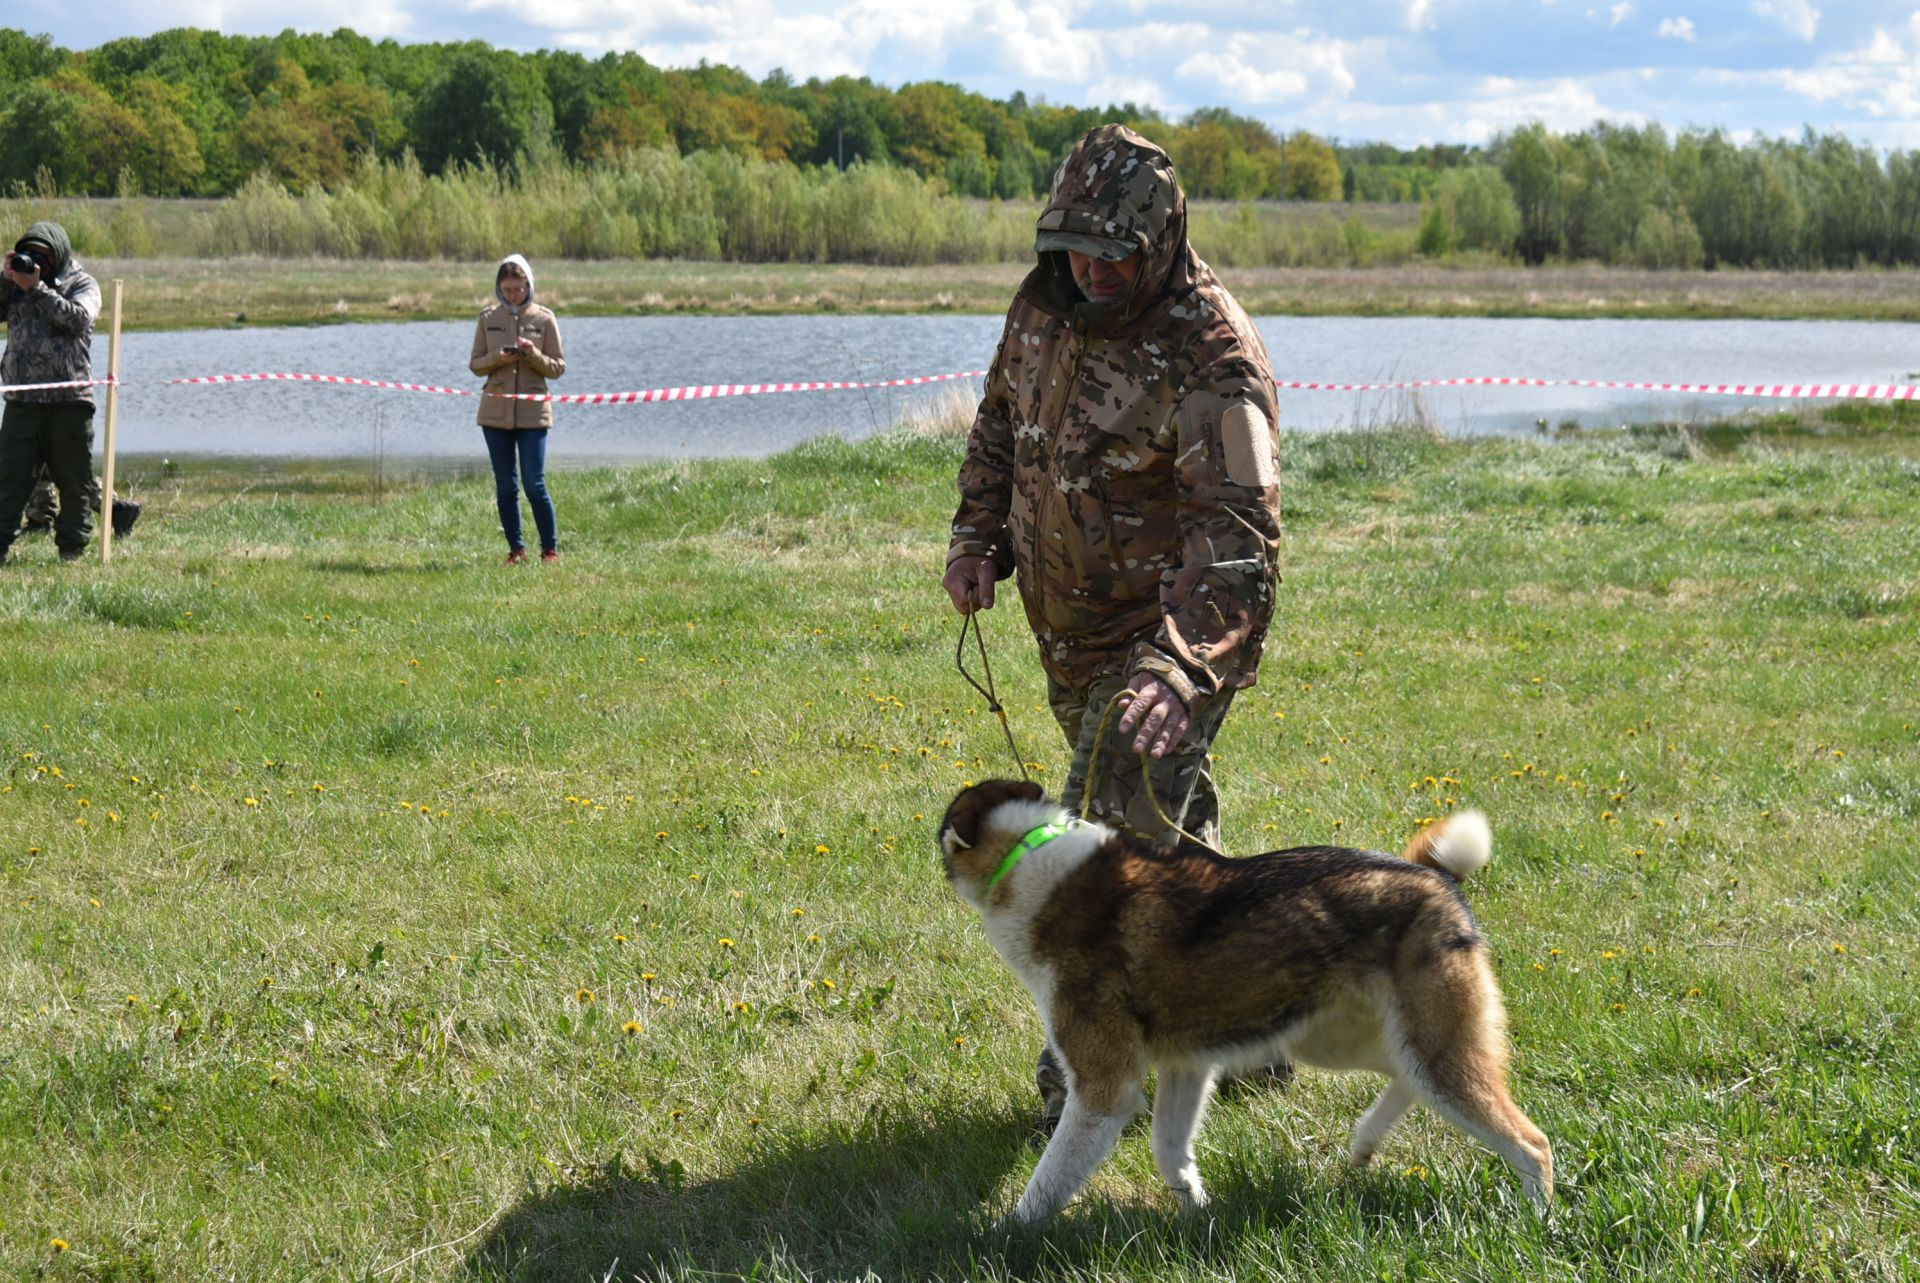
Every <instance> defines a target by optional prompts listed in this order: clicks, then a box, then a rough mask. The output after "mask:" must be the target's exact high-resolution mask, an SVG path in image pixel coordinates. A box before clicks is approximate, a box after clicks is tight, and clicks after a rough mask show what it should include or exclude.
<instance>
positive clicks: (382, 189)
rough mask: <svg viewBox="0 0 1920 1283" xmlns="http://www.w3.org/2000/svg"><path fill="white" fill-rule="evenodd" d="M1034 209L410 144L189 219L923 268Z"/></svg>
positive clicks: (1319, 259)
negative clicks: (431, 156) (468, 160)
mask: <svg viewBox="0 0 1920 1283" xmlns="http://www.w3.org/2000/svg"><path fill="white" fill-rule="evenodd" d="M108 208H111V209H112V212H111V213H103V212H102V210H103V209H108ZM1040 208H1041V203H1040V202H1038V201H1032V200H1026V201H1000V200H979V199H973V198H965V197H960V196H956V195H954V194H953V193H952V192H951V191H950V190H949V188H948V187H947V185H946V183H945V182H944V181H942V180H940V179H938V178H924V177H922V176H920V175H918V174H916V173H914V172H913V171H912V170H909V169H904V168H900V167H896V166H892V165H876V164H867V163H864V162H861V163H855V164H853V165H850V166H848V167H847V168H846V169H844V170H840V169H835V168H834V167H832V166H799V165H794V164H791V163H789V162H787V161H768V160H761V159H757V158H752V157H743V156H740V155H737V154H735V153H732V152H720V151H702V152H694V153H692V154H690V155H685V156H682V155H680V154H678V153H676V152H674V151H671V150H667V149H659V148H653V149H642V150H637V151H632V152H629V153H627V154H626V155H624V156H623V157H621V158H620V159H619V160H617V161H613V162H610V163H605V164H597V165H585V164H580V163H577V162H573V161H568V160H565V159H563V158H560V157H557V156H550V157H545V158H540V159H531V160H525V161H523V162H522V163H521V164H520V165H518V166H504V167H495V166H489V165H474V164H456V165H451V166H449V167H448V168H447V169H445V170H443V171H442V172H440V173H438V174H428V173H426V172H425V171H424V170H423V169H422V168H421V166H420V164H419V162H418V161H416V160H415V159H414V158H413V157H412V156H411V155H409V156H406V157H403V158H402V159H400V160H392V161H390V160H382V159H378V158H374V157H365V158H363V159H362V160H361V161H360V162H359V163H358V164H357V165H356V166H355V168H354V169H353V171H352V172H351V173H350V174H349V175H348V176H347V177H346V178H345V179H344V180H343V181H342V182H341V183H340V184H339V185H337V186H335V187H334V188H332V189H330V190H329V189H324V188H319V187H315V188H312V189H310V190H308V191H307V192H305V193H303V194H298V195H296V194H294V193H293V192H290V191H288V190H287V189H286V188H285V187H283V186H281V185H280V184H279V183H278V182H276V181H275V180H274V179H273V178H271V177H270V176H268V175H266V174H264V173H262V174H257V175H255V176H254V177H253V178H250V179H248V180H247V181H246V182H245V183H243V184H242V185H241V187H240V189H239V190H238V191H237V192H235V193H234V195H233V196H231V197H229V198H227V199H226V200H223V201H219V202H215V203H212V204H211V205H210V206H209V208H208V209H207V210H206V211H205V212H195V213H190V214H188V216H187V221H188V225H189V226H190V227H191V228H192V229H193V230H192V232H191V233H190V235H189V236H188V237H187V238H186V244H187V246H188V248H189V249H190V252H191V253H192V254H194V255H195V256H198V257H202V258H241V257H249V256H254V257H263V258H306V257H322V258H366V259H379V260H391V259H409V260H428V261H431V260H444V259H457V260H461V261H475V260H486V259H491V258H495V257H497V256H499V255H500V254H502V253H505V252H507V251H508V250H517V251H520V252H523V253H528V254H534V255H538V256H541V257H546V258H564V259H571V260H578V261H603V260H612V259H690V260H705V261H719V262H736V263H858V264H868V265H873V266H883V267H922V266H931V265H934V264H943V263H947V264H957V263H1007V262H1018V261H1021V260H1023V259H1026V258H1027V257H1028V256H1029V255H1030V254H1031V253H1032V246H1033V220H1034V218H1035V216H1036V215H1037V214H1038V213H1039V211H1040ZM0 211H5V212H9V213H12V214H13V215H14V220H15V221H19V220H20V219H21V218H22V217H27V221H31V217H29V216H37V217H59V218H61V219H62V221H65V222H67V223H68V224H69V231H74V232H76V236H75V241H76V244H77V245H79V246H81V247H82V248H84V249H86V250H88V251H90V252H92V253H96V254H99V253H110V254H114V255H116V256H122V257H141V256H143V255H146V254H150V253H154V252H156V251H157V249H158V238H157V237H156V235H155V234H154V232H153V230H152V221H151V219H150V216H149V213H148V211H147V209H146V206H145V202H143V201H139V200H135V201H133V202H131V203H128V202H118V203H116V204H115V205H113V206H107V205H105V204H104V203H103V204H102V205H101V207H100V208H94V207H93V203H92V202H85V201H47V200H36V201H25V200H15V201H7V202H0ZM1189 222H1190V234H1191V237H1192V239H1193V242H1194V244H1195V245H1196V246H1197V247H1198V248H1199V249H1200V251H1201V253H1202V254H1203V255H1204V256H1205V257H1206V258H1207V259H1208V261H1210V262H1213V263H1216V264H1218V265H1220V266H1222V267H1333V268H1339V267H1361V266H1382V265H1391V264H1397V263H1405V262H1407V261H1409V260H1411V259H1412V258H1414V257H1415V246H1414V237H1413V234H1412V231H1411V229H1403V228H1401V227H1398V226H1395V225H1393V224H1392V221H1391V220H1390V219H1388V220H1382V219H1381V218H1380V217H1378V216H1377V215H1375V214H1369V215H1368V216H1366V217H1363V216H1362V215H1361V214H1359V213H1356V212H1352V211H1350V210H1345V209H1343V208H1342V207H1339V206H1321V207H1295V206H1288V205H1284V204H1275V203H1271V202H1241V203H1225V202H1201V203H1197V204H1195V205H1194V206H1193V208H1192V212H1191V214H1190V219H1189ZM23 225H24V224H23ZM166 248H167V249H168V250H169V251H170V252H172V253H175V254H177V253H179V252H180V247H179V245H177V244H172V243H170V244H169V245H168V246H167V247H166Z"/></svg>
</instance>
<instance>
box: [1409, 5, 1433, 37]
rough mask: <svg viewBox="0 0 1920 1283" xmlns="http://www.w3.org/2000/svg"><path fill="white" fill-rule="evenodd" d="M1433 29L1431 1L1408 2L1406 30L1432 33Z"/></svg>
mask: <svg viewBox="0 0 1920 1283" xmlns="http://www.w3.org/2000/svg"><path fill="white" fill-rule="evenodd" d="M1433 28H1434V17H1433V0H1408V4H1407V30H1408V31H1432V30H1433Z"/></svg>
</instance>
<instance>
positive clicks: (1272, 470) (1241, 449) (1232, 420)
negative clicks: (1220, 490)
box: [1220, 401, 1280, 490]
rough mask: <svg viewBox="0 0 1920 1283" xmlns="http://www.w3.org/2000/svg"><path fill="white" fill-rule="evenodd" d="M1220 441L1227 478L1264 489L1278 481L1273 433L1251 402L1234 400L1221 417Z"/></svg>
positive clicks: (1240, 483) (1278, 471) (1265, 417)
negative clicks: (1224, 457) (1223, 452)
mask: <svg viewBox="0 0 1920 1283" xmlns="http://www.w3.org/2000/svg"><path fill="white" fill-rule="evenodd" d="M1220 444H1221V445H1222V447H1224V449H1225V453H1226V464H1227V480H1229V481H1231V482H1233V484H1235V485H1237V486H1247V487H1250V488H1252V489H1257V490H1264V489H1265V488H1266V487H1268V486H1273V485H1278V484H1279V483H1280V467H1279V465H1278V464H1277V463H1276V462H1275V461H1274V457H1273V433H1271V432H1269V431H1268V430H1267V416H1266V415H1264V414H1262V413H1260V407H1259V406H1257V405H1255V404H1253V402H1251V401H1236V402H1234V404H1233V406H1232V407H1231V408H1230V409H1228V411H1227V412H1226V414H1224V415H1222V416H1221V418H1220Z"/></svg>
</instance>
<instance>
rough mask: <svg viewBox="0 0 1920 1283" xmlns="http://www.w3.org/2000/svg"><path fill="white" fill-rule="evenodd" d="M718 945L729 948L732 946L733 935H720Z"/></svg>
mask: <svg viewBox="0 0 1920 1283" xmlns="http://www.w3.org/2000/svg"><path fill="white" fill-rule="evenodd" d="M720 947H721V948H722V949H731V948H733V937H732V936H721V937H720Z"/></svg>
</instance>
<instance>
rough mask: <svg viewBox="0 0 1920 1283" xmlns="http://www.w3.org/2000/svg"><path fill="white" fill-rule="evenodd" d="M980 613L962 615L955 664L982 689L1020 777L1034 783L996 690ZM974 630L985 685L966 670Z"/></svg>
mask: <svg viewBox="0 0 1920 1283" xmlns="http://www.w3.org/2000/svg"><path fill="white" fill-rule="evenodd" d="M978 615H979V612H978V611H974V612H971V613H969V614H965V615H962V616H960V640H959V642H958V643H957V644H956V645H955V646H954V648H953V666H954V667H955V668H957V669H959V670H960V676H962V677H964V678H966V680H967V685H969V686H971V687H973V688H974V689H975V690H977V691H979V692H980V697H981V698H982V699H984V700H986V701H987V711H988V712H990V713H992V714H993V715H994V716H996V717H998V718H999V719H1000V729H1001V730H1002V731H1003V732H1005V734H1006V737H1007V751H1008V752H1009V753H1012V754H1013V764H1014V765H1015V766H1017V767H1019V768H1020V778H1021V779H1023V780H1026V781H1027V782H1029V783H1031V782H1032V781H1033V777H1032V776H1031V775H1028V774H1027V763H1026V759H1025V758H1023V757H1021V756H1020V749H1019V746H1018V745H1016V744H1015V743H1014V742H1013V726H1012V724H1010V723H1009V722H1008V721H1007V710H1006V709H1005V707H1003V706H1002V705H1001V703H1000V701H999V699H998V698H996V697H995V695H994V693H993V665H992V664H991V663H989V662H988V660H987V639H986V636H985V634H983V633H982V632H981V631H980V620H979V618H978ZM969 628H971V629H972V630H973V644H974V645H975V646H976V647H977V648H978V649H979V651H980V671H981V672H982V673H983V674H984V675H985V676H986V679H987V682H986V685H984V686H982V685H981V684H980V683H979V682H977V681H975V680H974V677H973V674H972V673H969V672H968V671H967V630H968V629H969Z"/></svg>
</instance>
